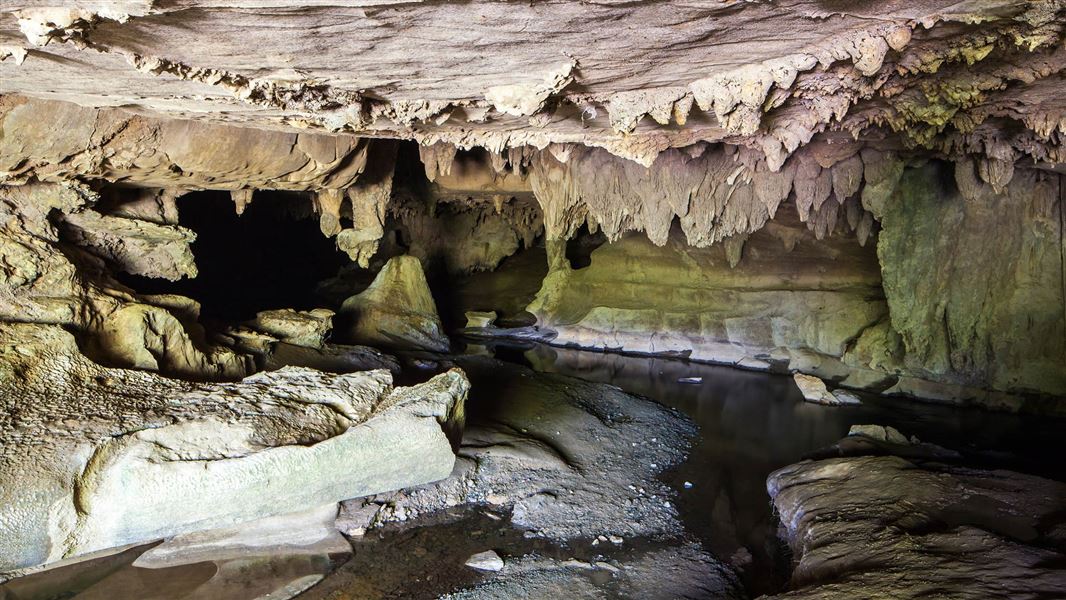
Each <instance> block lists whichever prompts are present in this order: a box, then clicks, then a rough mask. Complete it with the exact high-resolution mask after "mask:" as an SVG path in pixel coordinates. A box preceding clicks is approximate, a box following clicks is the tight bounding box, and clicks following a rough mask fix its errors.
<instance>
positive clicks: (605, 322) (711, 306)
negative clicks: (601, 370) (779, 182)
mask: <svg viewBox="0 0 1066 600" xmlns="http://www.w3.org/2000/svg"><path fill="white" fill-rule="evenodd" d="M783 212H784V211H783ZM789 212H790V211H789ZM745 247H746V248H747V253H746V255H745V257H744V258H743V259H742V260H741V262H740V263H739V264H738V265H737V266H736V267H735V268H734V267H731V266H730V265H729V259H728V256H727V253H726V250H725V248H724V247H723V246H722V245H715V246H711V247H708V248H692V247H689V246H688V245H687V242H686V240H685V239H684V238H683V237H682V236H681V232H678V231H677V230H676V229H675V231H674V232H673V233H672V234H671V236H670V238H669V241H668V243H667V244H666V245H664V246H656V245H655V244H654V243H652V242H651V241H650V240H648V239H647V238H645V237H644V236H641V235H637V234H629V235H627V236H624V237H622V239H620V240H619V241H617V242H614V243H608V244H605V245H603V246H600V247H599V248H597V249H596V250H594V251H593V252H592V255H591V264H590V265H589V266H588V267H585V268H582V269H572V268H571V267H570V265H569V262H567V261H566V260H565V257H564V259H563V261H560V262H557V263H555V264H554V266H552V268H551V271H550V272H549V273H548V275H547V277H546V278H545V279H544V281H543V283H542V286H541V289H540V291H539V292H538V294H537V297H536V298H535V299H534V301H533V302H532V303H531V304H530V305H529V307H528V310H529V312H532V313H533V314H535V315H536V316H537V319H538V325H539V326H540V327H541V328H542V329H548V330H553V331H555V332H557V334H558V335H557V337H556V338H555V339H554V340H553V343H557V344H572V345H577V346H581V347H586V348H597V349H618V350H623V351H626V352H637V353H649V354H651V353H654V354H675V355H684V356H687V357H688V358H689V359H691V360H698V361H707V362H718V363H724V364H733V365H743V366H745V367H752V368H760V367H761V368H762V369H767V368H769V364H770V362H769V361H770V359H771V357H772V356H779V357H783V359H784V360H788V359H789V358H790V357H794V356H798V355H799V354H800V353H802V352H807V351H809V352H811V353H812V354H815V355H817V356H818V360H819V361H821V362H823V363H824V362H829V361H831V360H833V359H839V358H840V357H842V356H843V355H844V354H845V353H846V352H847V349H848V348H849V345H850V341H851V340H852V339H854V338H855V337H857V336H859V335H860V334H861V332H863V331H864V330H865V329H867V328H868V327H869V326H870V325H871V324H873V323H877V322H879V321H880V320H881V319H882V318H883V317H884V316H885V315H886V313H887V307H886V306H885V304H884V301H883V300H881V298H880V295H881V291H880V287H879V281H878V265H877V262H876V259H875V257H874V256H873V253H872V249H869V248H863V247H861V246H859V245H858V244H857V243H856V240H855V239H854V238H851V239H848V238H846V237H843V236H841V237H839V238H832V239H825V240H821V241H819V240H817V239H816V238H815V236H814V234H813V233H812V232H811V231H809V230H808V229H806V228H805V227H804V226H803V225H802V224H801V223H799V221H798V219H797V217H796V216H795V213H794V212H792V213H791V214H788V213H786V214H779V215H778V217H777V219H775V220H774V221H771V222H770V223H769V224H768V225H767V227H766V228H764V229H763V230H761V231H758V232H756V233H754V234H752V235H751V236H750V237H749V238H748V240H747V242H745ZM830 315H831V316H830ZM778 360H781V359H778ZM800 370H803V371H804V372H812V371H813V372H817V373H821V371H819V370H818V369H814V368H811V367H810V366H803V367H802V368H801V369H800Z"/></svg>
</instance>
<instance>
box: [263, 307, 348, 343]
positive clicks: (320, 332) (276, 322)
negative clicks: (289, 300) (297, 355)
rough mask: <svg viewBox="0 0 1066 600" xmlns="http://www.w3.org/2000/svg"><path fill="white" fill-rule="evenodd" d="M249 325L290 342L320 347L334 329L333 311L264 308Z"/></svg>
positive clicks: (323, 309) (324, 309)
mask: <svg viewBox="0 0 1066 600" xmlns="http://www.w3.org/2000/svg"><path fill="white" fill-rule="evenodd" d="M248 327H250V328H252V329H254V330H256V331H260V332H263V333H266V334H269V335H272V336H274V337H276V338H277V339H279V340H281V341H284V342H288V343H289V344H294V345H296V346H307V347H309V348H320V347H322V344H323V343H324V342H325V339H326V336H328V335H329V332H330V331H331V330H332V329H333V311H332V310H329V309H326V308H316V309H313V310H309V311H298V310H293V309H291V308H282V309H278V310H264V311H261V312H259V313H257V314H256V315H255V320H253V321H251V322H250V323H248Z"/></svg>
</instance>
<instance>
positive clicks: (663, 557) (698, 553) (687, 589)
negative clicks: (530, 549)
mask: <svg viewBox="0 0 1066 600" xmlns="http://www.w3.org/2000/svg"><path fill="white" fill-rule="evenodd" d="M619 595H621V596H623V597H628V598H692V599H695V598H720V599H722V600H738V599H740V598H744V597H746V596H745V594H744V592H743V590H742V589H741V587H740V585H739V583H738V582H737V579H736V576H735V575H733V573H732V572H731V571H730V570H729V569H728V568H727V567H725V566H724V565H722V564H721V563H720V562H718V561H717V560H715V559H714V558H712V557H711V556H710V555H708V554H707V553H706V552H705V551H704V550H703V549H702V548H700V547H699V546H698V545H696V544H681V545H677V546H670V547H667V548H664V549H660V550H654V551H650V552H643V553H636V554H632V555H629V556H626V557H625V558H624V559H622V560H621V562H620V566H615V565H613V564H611V563H608V562H603V561H597V562H595V563H590V562H585V561H580V560H556V559H551V558H545V557H541V556H536V555H530V556H525V557H523V558H521V559H518V560H516V561H512V562H509V563H508V565H507V569H506V570H504V571H502V572H500V573H499V574H497V575H495V576H494V577H492V578H490V579H488V580H487V581H485V582H484V583H481V584H478V585H475V586H472V587H470V588H468V589H465V590H462V591H458V592H455V593H452V594H448V595H446V596H443V597H442V598H444V599H446V600H489V599H503V598H553V597H562V598H588V599H607V598H615V597H619Z"/></svg>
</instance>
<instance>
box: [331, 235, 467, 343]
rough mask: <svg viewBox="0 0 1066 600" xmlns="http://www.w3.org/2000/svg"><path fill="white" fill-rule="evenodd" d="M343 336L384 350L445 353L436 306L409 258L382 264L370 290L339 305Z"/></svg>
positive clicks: (415, 263) (445, 340) (419, 269)
mask: <svg viewBox="0 0 1066 600" xmlns="http://www.w3.org/2000/svg"><path fill="white" fill-rule="evenodd" d="M338 319H341V320H343V325H342V328H343V330H342V335H343V336H344V337H345V338H347V339H348V340H350V341H354V342H359V343H364V344H376V345H381V346H384V347H386V348H406V349H422V350H436V351H438V352H446V351H447V350H448V345H449V344H448V338H447V337H445V335H444V328H443V327H442V326H441V323H440V317H439V316H438V315H437V305H436V304H435V303H434V302H433V296H432V295H431V294H430V291H429V284H427V283H426V276H425V274H424V273H423V272H422V264H421V263H420V262H418V259H416V258H414V257H412V256H397V257H395V258H392V259H390V260H389V262H387V263H385V266H384V267H382V269H381V272H380V273H378V274H377V277H375V278H374V282H373V283H371V284H370V287H368V288H367V289H365V290H363V291H362V292H360V293H358V294H356V295H355V296H352V297H351V298H348V299H347V300H345V301H344V304H342V305H341V308H340V311H339V313H338Z"/></svg>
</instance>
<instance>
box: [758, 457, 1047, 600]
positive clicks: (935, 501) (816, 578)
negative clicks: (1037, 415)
mask: <svg viewBox="0 0 1066 600" xmlns="http://www.w3.org/2000/svg"><path fill="white" fill-rule="evenodd" d="M885 448H886V447H881V449H880V450H879V452H884V449H885ZM767 489H768V490H769V492H770V496H771V497H772V498H773V502H774V506H775V508H776V510H777V511H778V513H779V514H780V515H781V523H782V525H783V527H784V529H785V531H786V534H787V538H788V541H789V544H790V545H791V546H792V550H793V552H794V554H795V556H797V557H798V563H797V565H796V568H795V570H794V572H793V575H792V581H791V585H790V591H788V592H787V593H783V594H781V595H779V596H770V597H771V598H789V599H807V598H809V599H825V600H828V599H830V598H852V597H882V598H923V597H929V596H944V597H959V598H978V597H980V598H1024V597H1054V596H1056V595H1059V594H1061V591H1062V590H1063V589H1066V573H1064V572H1063V571H1062V569H1060V568H1058V565H1059V564H1061V563H1062V560H1063V559H1064V556H1063V552H1062V548H1063V547H1064V546H1063V542H1064V541H1066V538H1064V534H1063V528H1062V517H1061V515H1062V514H1063V512H1062V511H1063V510H1064V509H1066V484H1063V483H1059V482H1055V481H1049V480H1046V479H1042V478H1040V477H1034V476H1031V475H1023V474H1020V473H1014V472H1010V471H1004V470H997V471H987V470H982V469H973V468H966V467H961V466H951V465H948V464H945V463H944V462H942V460H941V459H938V458H933V459H932V460H929V461H926V460H921V459H917V458H912V459H904V458H900V457H898V456H853V457H847V458H830V459H826V460H816V461H804V462H801V463H797V464H794V465H791V466H788V467H785V468H783V469H780V470H778V471H775V472H774V473H772V474H771V475H770V477H769V479H768V480H767ZM1019 507H1024V509H1019ZM886 523H890V524H891V526H889V527H886V526H885V524H886Z"/></svg>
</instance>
